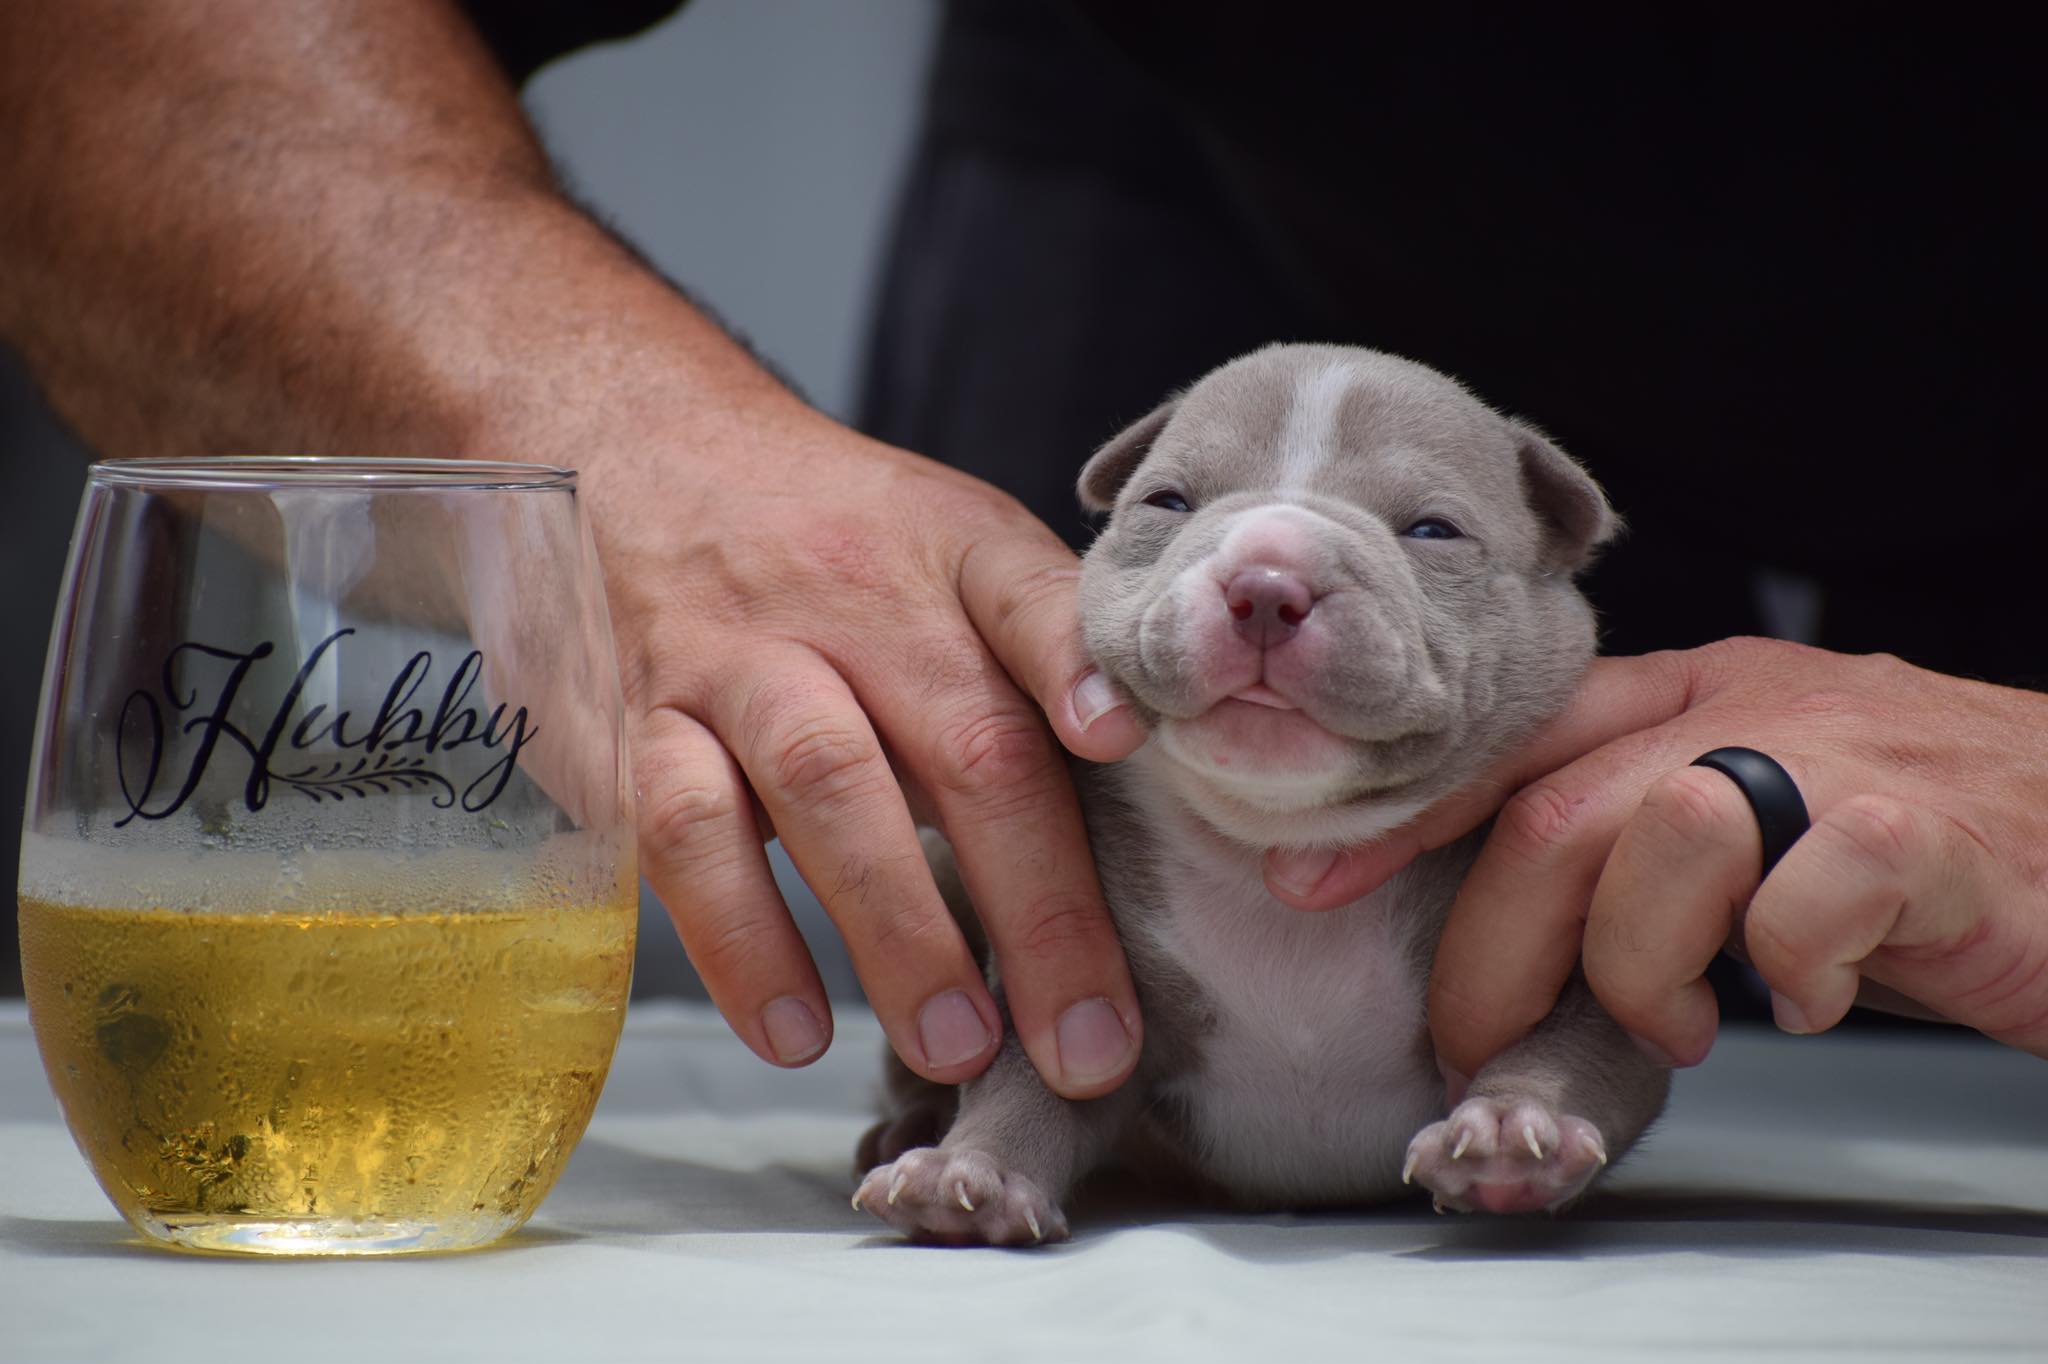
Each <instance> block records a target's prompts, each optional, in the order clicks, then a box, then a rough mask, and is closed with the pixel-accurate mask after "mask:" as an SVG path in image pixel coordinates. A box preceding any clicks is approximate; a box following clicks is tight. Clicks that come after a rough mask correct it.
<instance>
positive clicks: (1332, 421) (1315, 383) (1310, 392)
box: [1275, 360, 1356, 493]
mask: <svg viewBox="0 0 2048 1364" xmlns="http://www.w3.org/2000/svg"><path fill="white" fill-rule="evenodd" d="M1355 377H1356V376H1354V375H1353V374H1352V372H1351V367H1350V366H1349V365H1347V364H1345V363H1344V362H1343V361H1341V360H1333V361H1331V362H1330V363H1329V364H1327V365H1323V366H1321V367H1320V368H1316V369H1311V370H1309V371H1308V372H1307V373H1305V374H1303V375H1302V376H1301V379H1300V381H1299V382H1298V383H1296V385H1295V388H1294V406H1293V407H1291V408H1290V409H1289V410H1288V413H1287V427H1286V430H1285V431H1283V432H1282V433H1281V436H1280V474H1279V478H1278V479H1277V480H1276V489H1275V491H1278V492H1283V493H1298V492H1304V491H1306V490H1307V488H1308V485H1309V480H1310V479H1311V478H1313V477H1314V476H1315V471H1316V469H1317V467H1318V466H1320V465H1321V464H1322V462H1323V459H1324V458H1325V456H1327V455H1328V453H1329V451H1330V450H1331V448H1332V447H1333V446H1334V445H1335V444H1336V435H1337V413H1338V408H1339V406H1340V405H1341V404H1342V403H1343V401H1344V395H1345V394H1346V393H1348V392H1350V391H1351V386H1352V383H1353V382H1354V379H1355Z"/></svg>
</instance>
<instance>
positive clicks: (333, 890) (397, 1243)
mask: <svg viewBox="0 0 2048 1364" xmlns="http://www.w3.org/2000/svg"><path fill="white" fill-rule="evenodd" d="M623 709H624V708H623V705H622V703H621V701H620V695H619V681H618V673H617V665H616V663H615V661H614V658H613V654H612V642H611V627H610V625H609V623H608V621H607V618H606V615H605V605H604V596H603V587H602V584H601V582H600V579H599V575H598V571H597V559H596V554H595V552H594V550H593V548H592V544H591V539H590V534H589V530H588V528H587V526H586V525H585V524H584V520H583V516H582V512H581V509H580V505H579V503H578V500H577V496H576V478H575V475H574V474H573V473H571V472H569V471H566V470H562V469H551V468H545V467H541V466H538V465H527V464H482V463H469V462H456V461H396V460H390V461H387V460H368V459H360V460H336V459H207V460H123V461H112V462H108V463H102V464H97V465H94V466H93V468H92V472H91V478H90V480H89V482H88V483H87V486H86V491H85V497H84V502H83V504H82V506H81V508H80V511H79V518H78V526H77V530H76V533H75V535H74V537H73V539H72V543H71V557H70V562H69V565H68V567H67V568H66V570H65V577H64V588H63V594H62V597H61V599H60V600H59V602H58V607H57V619H56V625H55V628H54V630H53V632H52V637H51V641H50V653H49V662H48V665H47V668H46V671H45V673H44V677H43V693H42V705H41V710H40V714H39V715H38V718H37V722H36V734H35V745H34V756H33V760H32V766H31V769H30V779H29V792H28V812H27V818H26V820H25V821H24V826H23V832H22V848H21V884H20V895H21V951H22V969H23V973H24V975H25V977H26V980H27V987H28V1002H29V1014H30V1018H31V1020H32V1021H33V1023H34V1026H35V1033H36V1040H37V1044H38V1045H39V1046H40V1048H41V1050H42V1056H43V1064H44V1067H45V1069H46V1070H47V1071H48V1073H49V1077H50V1083H51V1085H52V1086H53V1087H54V1088H55V1089H56V1091H57V1096H58V1098H59V1099H60V1100H61V1101H62V1103H63V1107H64V1116H65V1121H66V1122H67V1123H68V1124H69V1125H70V1128H71V1132H72V1135H73V1136H74V1137H75V1138H76V1139H77V1141H78V1145H79V1148H80V1149H81V1150H82V1151H83V1152H84V1153H85V1157H86V1159H87V1161H88V1162H89V1163H90V1164H91V1166H92V1169H93V1173H94V1174H95V1175H97V1176H98V1178H99V1181H100V1184H101V1185H102V1186H103V1187H104V1188H105V1189H106V1191H107V1193H108V1195H109V1196H110V1197H111V1198H112V1199H113V1201H114V1203H115V1205H116V1206H117V1207H118V1208H119V1209H120V1210H121V1212H122V1213H123V1214H124V1215H125V1216H126V1217H127V1218H128V1220H129V1221H130V1222H132V1223H133V1224H134V1225H135V1226H136V1227H137V1228H138V1229H140V1230H141V1231H142V1232H143V1233H144V1234H145V1235H147V1236H148V1237H150V1238H152V1239H154V1240H157V1241H161V1242H167V1243H169V1244H171V1245H174V1246H181V1247H187V1248H193V1249H203V1250H221V1251H245V1252H256V1253H284V1254H305V1253H313V1254H336V1253H341V1254H363V1253H390V1252H397V1251H426V1250H453V1249H458V1248H463V1247H468V1246H476V1245H481V1244H483V1243H485V1242H488V1241H492V1240H495V1239H497V1238H498V1237H500V1236H503V1235H505V1234H506V1233H507V1232H509V1231H511V1230H512V1229H513V1228H515V1227H517V1226H519V1224H520V1223H522V1222H524V1221H525V1220H526V1218H527V1217H528V1216H529V1215H531V1213H532V1212H533V1210H534V1208H535V1207H536V1206H537V1205H538V1204H539V1203H540V1200H541V1198H542V1197H543V1196H544V1195H545V1194H546V1193H547V1191H548V1189H549V1187H550V1186H552V1184H553V1183H554V1180H555V1177H556V1175H557V1174H559V1173H560V1171H561V1169H562V1166H563V1163H564V1162H565V1161H566V1160H567V1159H568V1155H569V1152H570V1149H571V1148H572V1147H573V1146H574V1145H575V1144H576V1141H577V1139H578V1138H579V1137H580V1136H581V1135H582V1133H583V1128H584V1126H585V1124H586V1123H587V1122H588V1121H589V1119H590V1113H591V1109H592V1108H593V1106H594V1105H595V1104H596V1102H597V1097H598V1091H599V1089H600V1088H601V1087H602V1085H603V1083H604V1077H605V1072H606V1070H607V1068H608V1067H609V1065H610V1063H611V1056H612V1050H613V1047H614V1046H615V1045H616V1043H617V1041H618V1035H619V1026H620V1023H621V1021H622V1019H623V1016H624V1010H625V1004H626V994H627V988H628V984H629V981H630V977H631V973H632V962H633V938H634V925H635V920H636V900H637V889H638V884H639V883H638V876H637V873H636V868H635V864H634V852H633V810H632V798H633V797H632V786H631V781H630V775H629V764H628V762H627V758H626V748H625V734H624V715H623Z"/></svg>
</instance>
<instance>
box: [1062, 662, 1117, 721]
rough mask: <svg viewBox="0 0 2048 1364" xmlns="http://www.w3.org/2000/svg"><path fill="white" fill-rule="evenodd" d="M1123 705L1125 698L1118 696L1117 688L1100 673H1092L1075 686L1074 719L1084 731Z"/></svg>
mask: <svg viewBox="0 0 2048 1364" xmlns="http://www.w3.org/2000/svg"><path fill="white" fill-rule="evenodd" d="M1123 703H1124V702H1123V698H1122V697H1120V696H1118V695H1117V694H1116V688H1115V687H1113V686H1111V685H1110V682H1109V679H1108V678H1106V677H1104V676H1103V675H1102V674H1101V673H1100V672H1091V673H1089V674H1088V675H1087V676H1085V677H1083V678H1082V679H1081V680H1080V681H1079V682H1076V683H1075V684H1074V718H1075V719H1076V720H1079V721H1080V722H1081V728H1083V729H1088V728H1091V727H1093V725H1094V724H1095V722H1096V721H1097V720H1100V719H1101V718H1102V717H1103V716H1105V715H1107V714H1109V713H1110V712H1111V711H1113V710H1115V709H1116V708H1117V707H1118V706H1121V705H1122V704H1123Z"/></svg>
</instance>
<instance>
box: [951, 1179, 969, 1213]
mask: <svg viewBox="0 0 2048 1364" xmlns="http://www.w3.org/2000/svg"><path fill="white" fill-rule="evenodd" d="M953 1196H954V1197H955V1198H957V1199H959V1200H960V1206H961V1207H963V1208H965V1209H967V1211H969V1212H973V1211H974V1205H973V1204H972V1203H970V1202H968V1201H967V1185H966V1184H965V1183H959V1184H955V1185H954V1186H953Z"/></svg>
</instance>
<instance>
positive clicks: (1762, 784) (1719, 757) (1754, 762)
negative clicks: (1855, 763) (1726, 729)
mask: <svg viewBox="0 0 2048 1364" xmlns="http://www.w3.org/2000/svg"><path fill="white" fill-rule="evenodd" d="M1692 765H1693V766H1694V767H1711V768H1713V769H1714V770H1715V771H1716V772H1719V773H1720V774H1721V775H1722V776H1724V777H1726V778H1728V780H1730V781H1732V782H1734V783H1735V784H1736V786H1737V787H1739V788H1741V791H1742V795H1743V798H1744V799H1745V800H1747V801H1748V802H1749V808H1750V809H1752V810H1754V811H1756V825H1757V828H1758V830H1759V831H1761V832H1762V834H1763V836H1764V875H1765V876H1769V875H1770V874H1771V868H1772V867H1775V866H1777V865H1778V859H1779V858H1781V857H1783V856H1784V855H1785V850H1786V849H1787V848H1790V847H1791V846H1792V844H1793V843H1794V842H1796V841H1797V840H1798V838H1799V835H1801V834H1803V833H1805V832H1806V831H1807V829H1808V828H1810V827H1812V826H1811V823H1810V821H1809V820H1808V819H1807V816H1806V801H1805V799H1804V798H1802V797H1801V796H1800V794H1799V784H1798V783H1797V782H1795V781H1793V780H1792V774H1791V773H1790V772H1787V771H1786V770H1785V769H1784V768H1782V767H1780V766H1779V765H1778V760H1777V759H1776V758H1773V757H1770V756H1769V755H1767V754H1763V753H1759V752H1757V751H1756V750H1755V749H1753V748H1717V749H1715V750H1714V751H1713V752H1711V753H1703V754H1701V755H1700V756H1699V757H1697V758H1694V759H1693V762H1692Z"/></svg>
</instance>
